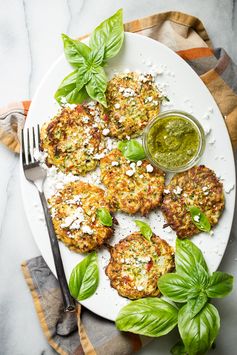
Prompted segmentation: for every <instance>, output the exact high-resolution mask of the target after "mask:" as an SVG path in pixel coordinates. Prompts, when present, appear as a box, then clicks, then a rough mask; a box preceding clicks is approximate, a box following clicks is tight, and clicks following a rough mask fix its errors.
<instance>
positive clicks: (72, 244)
mask: <svg viewBox="0 0 237 355" xmlns="http://www.w3.org/2000/svg"><path fill="white" fill-rule="evenodd" d="M48 203H49V205H50V210H51V216H52V220H53V225H54V229H55V232H56V235H57V237H58V239H59V240H61V241H62V242H63V243H64V244H65V245H67V246H68V247H69V249H71V250H74V251H76V252H79V253H86V252H88V251H91V250H94V249H96V248H98V247H101V246H102V245H103V244H104V243H105V242H106V241H107V240H108V239H109V238H110V237H111V236H112V234H113V228H112V227H106V226H104V225H102V224H101V223H100V221H99V220H98V218H97V209H98V208H103V207H105V208H107V209H108V210H109V205H108V203H107V202H106V200H105V197H104V190H102V189H100V188H99V187H97V186H93V185H90V184H87V183H84V182H82V181H77V182H71V183H69V184H67V185H65V186H64V188H63V189H62V190H60V191H58V192H57V193H56V194H55V195H54V196H52V197H51V198H50V199H48Z"/></svg>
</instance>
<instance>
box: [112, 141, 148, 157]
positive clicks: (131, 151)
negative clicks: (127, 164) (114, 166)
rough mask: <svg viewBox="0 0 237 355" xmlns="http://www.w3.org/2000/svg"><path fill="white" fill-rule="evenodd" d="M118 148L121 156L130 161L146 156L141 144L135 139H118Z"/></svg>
mask: <svg viewBox="0 0 237 355" xmlns="http://www.w3.org/2000/svg"><path fill="white" fill-rule="evenodd" d="M118 149H119V150H120V151H121V152H122V154H123V156H124V157H125V158H126V159H128V160H130V161H138V160H143V159H145V157H146V154H145V151H144V149H143V146H142V145H141V143H139V142H138V141H136V140H135V139H130V140H128V141H120V142H119V143H118Z"/></svg>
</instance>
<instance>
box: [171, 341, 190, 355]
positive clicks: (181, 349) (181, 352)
mask: <svg viewBox="0 0 237 355" xmlns="http://www.w3.org/2000/svg"><path fill="white" fill-rule="evenodd" d="M170 353H171V354H172V355H188V353H187V351H186V350H185V346H184V343H183V342H182V341H181V340H179V341H178V342H177V343H176V344H175V345H174V346H173V347H172V348H171V349H170Z"/></svg>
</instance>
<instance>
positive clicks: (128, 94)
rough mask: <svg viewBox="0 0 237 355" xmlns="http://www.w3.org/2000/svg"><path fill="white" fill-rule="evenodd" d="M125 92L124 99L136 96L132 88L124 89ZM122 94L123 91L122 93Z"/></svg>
mask: <svg viewBox="0 0 237 355" xmlns="http://www.w3.org/2000/svg"><path fill="white" fill-rule="evenodd" d="M123 89H124V90H123V91H122V93H123V96H124V97H132V96H135V95H136V94H135V91H134V90H133V89H131V88H123ZM120 92H121V91H120Z"/></svg>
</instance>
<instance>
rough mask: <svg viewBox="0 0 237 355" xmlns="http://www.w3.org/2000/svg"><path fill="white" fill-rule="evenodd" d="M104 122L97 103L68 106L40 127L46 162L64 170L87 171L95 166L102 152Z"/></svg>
mask: <svg viewBox="0 0 237 355" xmlns="http://www.w3.org/2000/svg"><path fill="white" fill-rule="evenodd" d="M103 124H104V121H103V120H101V118H100V111H99V110H98V107H97V106H96V104H95V103H93V102H92V103H90V104H88V105H84V106H81V105H78V106H77V107H76V108H74V109H70V108H69V107H65V108H64V109H63V110H62V111H61V112H60V114H59V115H57V116H56V117H54V118H53V119H51V120H50V121H49V122H47V123H45V124H44V125H43V127H42V129H41V146H42V149H43V150H44V151H46V152H47V154H48V156H47V160H46V163H47V164H48V165H49V166H50V165H55V166H56V167H58V168H59V169H60V170H61V171H62V172H64V173H69V172H70V173H72V174H74V175H85V174H86V173H87V172H88V171H91V170H94V169H95V168H96V166H97V164H98V157H99V156H100V154H101V153H102V152H103V149H104V142H103V134H102V130H103V127H104V126H103Z"/></svg>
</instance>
